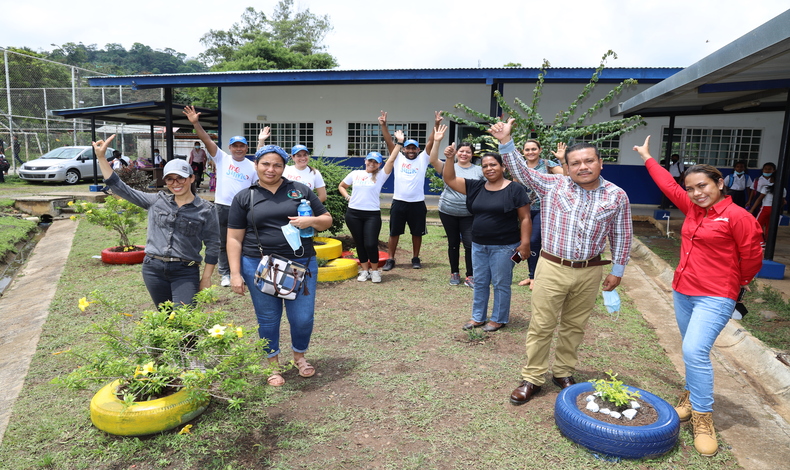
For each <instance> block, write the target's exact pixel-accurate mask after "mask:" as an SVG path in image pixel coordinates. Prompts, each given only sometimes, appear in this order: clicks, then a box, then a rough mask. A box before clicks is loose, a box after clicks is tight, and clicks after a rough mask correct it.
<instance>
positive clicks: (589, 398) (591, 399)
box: [584, 395, 595, 402]
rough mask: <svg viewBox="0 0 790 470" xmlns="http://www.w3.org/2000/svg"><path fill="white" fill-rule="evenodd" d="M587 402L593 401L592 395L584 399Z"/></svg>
mask: <svg viewBox="0 0 790 470" xmlns="http://www.w3.org/2000/svg"><path fill="white" fill-rule="evenodd" d="M584 399H585V400H586V401H587V402H591V401H595V397H594V396H593V395H587V396H586V397H584Z"/></svg>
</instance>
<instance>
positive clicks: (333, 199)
mask: <svg viewBox="0 0 790 470" xmlns="http://www.w3.org/2000/svg"><path fill="white" fill-rule="evenodd" d="M347 160H348V159H347V158H346V159H342V160H339V161H338V160H335V159H334V158H326V157H313V158H311V159H310V166H311V167H313V168H315V169H316V170H318V171H320V172H321V176H323V177H324V183H326V201H324V207H326V210H328V211H329V213H330V214H332V226H331V227H329V228H328V229H327V230H328V231H329V232H330V233H331V234H332V235H337V234H338V233H339V232H340V231H342V230H343V226H344V225H345V216H346V210H347V209H348V201H346V199H345V198H344V197H343V196H341V195H340V193H339V192H338V190H337V187H338V186H339V185H340V182H341V181H343V178H345V177H346V175H348V174H349V172H351V170H353V168H349V167H347V166H343V165H340V163H343V162H345V161H347Z"/></svg>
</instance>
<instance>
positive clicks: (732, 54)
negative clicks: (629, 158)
mask: <svg viewBox="0 0 790 470" xmlns="http://www.w3.org/2000/svg"><path fill="white" fill-rule="evenodd" d="M788 88H790V10H787V11H785V12H784V13H782V14H780V15H779V16H777V17H776V18H774V19H772V20H770V21H768V22H766V23H764V24H763V25H761V26H759V27H758V28H756V29H754V30H753V31H751V32H749V33H747V34H745V35H744V36H742V37H740V38H738V39H736V40H735V41H733V42H731V43H730V44H728V45H726V46H724V47H722V48H721V49H719V50H718V51H716V52H714V53H713V54H710V55H709V56H707V57H705V58H704V59H702V60H700V61H699V62H697V63H695V64H693V65H690V66H689V67H687V68H685V69H683V70H682V71H681V72H678V73H676V74H675V75H672V76H671V77H669V78H667V79H666V80H664V81H662V82H660V83H657V84H656V85H653V86H652V87H650V88H648V89H647V90H645V91H643V92H642V93H639V94H638V95H636V96H634V97H632V98H630V99H628V100H626V101H624V102H623V103H620V104H619V106H616V107H614V108H612V109H611V110H610V112H611V115H612V116H617V115H621V114H622V115H625V116H631V115H634V114H640V115H642V116H668V115H699V114H724V113H729V112H755V111H783V110H784V108H785V103H786V101H787V90H788Z"/></svg>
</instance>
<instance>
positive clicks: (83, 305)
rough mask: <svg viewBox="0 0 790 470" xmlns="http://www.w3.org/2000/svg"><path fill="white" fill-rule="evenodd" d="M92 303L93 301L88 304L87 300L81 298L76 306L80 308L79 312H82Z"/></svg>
mask: <svg viewBox="0 0 790 470" xmlns="http://www.w3.org/2000/svg"><path fill="white" fill-rule="evenodd" d="M93 302H95V301H91V302H88V299H87V298H85V297H83V298H81V299H80V303H79V304H78V305H77V306H78V307H79V308H80V310H81V311H83V312H84V311H85V309H86V308H88V305H90V304H92V303H93Z"/></svg>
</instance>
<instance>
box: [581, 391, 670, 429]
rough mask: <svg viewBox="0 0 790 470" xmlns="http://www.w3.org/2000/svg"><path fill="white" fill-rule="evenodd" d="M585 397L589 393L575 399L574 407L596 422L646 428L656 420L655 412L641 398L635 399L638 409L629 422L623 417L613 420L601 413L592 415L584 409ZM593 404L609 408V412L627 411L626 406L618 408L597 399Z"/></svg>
mask: <svg viewBox="0 0 790 470" xmlns="http://www.w3.org/2000/svg"><path fill="white" fill-rule="evenodd" d="M587 395H589V393H580V394H579V395H578V396H577V397H576V406H577V407H578V408H579V410H580V411H581V412H582V413H584V414H586V415H587V416H589V417H591V418H593V419H596V420H598V421H603V422H604V423H609V424H619V425H620V426H647V425H648V424H653V423H655V422H656V420H657V419H658V413H657V412H656V410H655V408H653V407H652V406H650V404H649V403H647V402H646V401H644V400H642V399H641V398H637V399H636V402H637V403H639V406H640V408H639V411H638V412H637V414H636V416H634V419H630V420H629V419H626V418H625V417H622V418H615V417H612V416H609V415H606V414H603V413H593V412H592V411H590V410H588V409H587V408H586V406H587ZM595 403H597V404H598V406H599V407H600V408H601V409H603V408H609V409H610V410H612V411H617V412H619V413H622V412H623V410H627V409H628V408H629V407H627V406H619V407H618V406H616V405H614V404H613V403H609V402H605V401H603V400H601V399H600V398H597V397H596V398H595Z"/></svg>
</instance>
